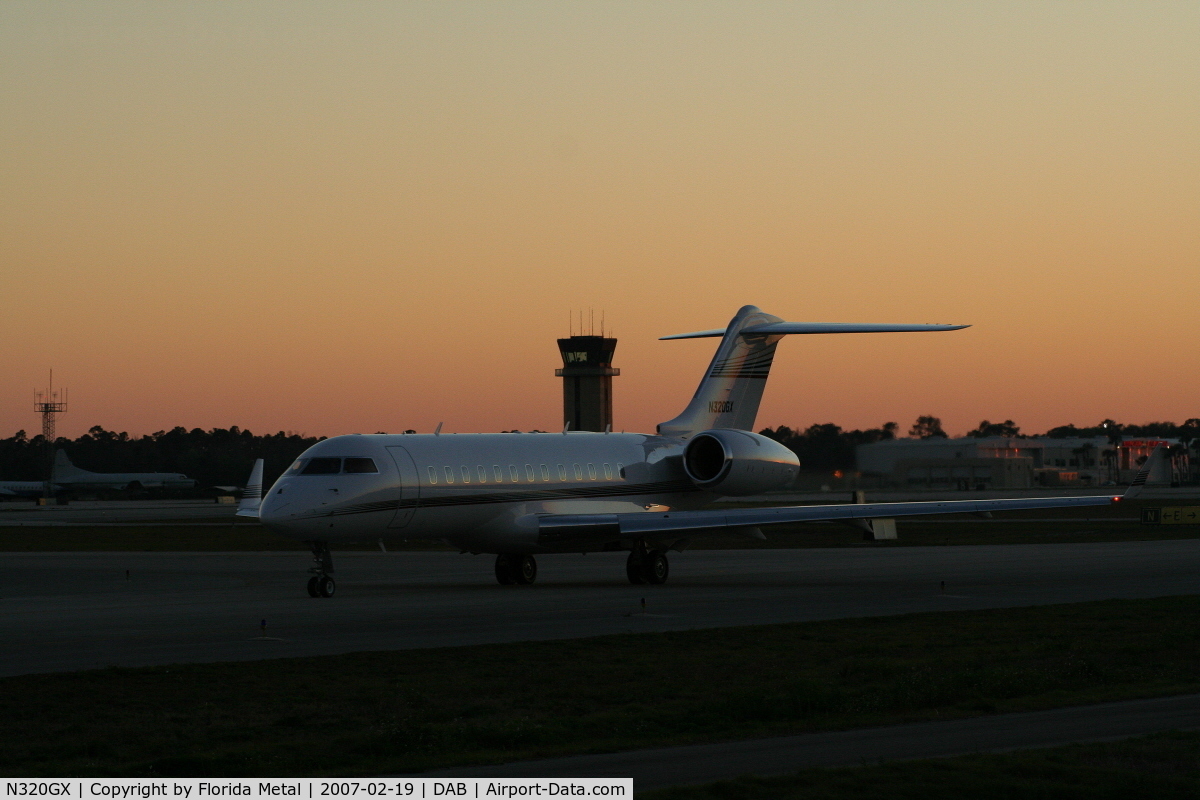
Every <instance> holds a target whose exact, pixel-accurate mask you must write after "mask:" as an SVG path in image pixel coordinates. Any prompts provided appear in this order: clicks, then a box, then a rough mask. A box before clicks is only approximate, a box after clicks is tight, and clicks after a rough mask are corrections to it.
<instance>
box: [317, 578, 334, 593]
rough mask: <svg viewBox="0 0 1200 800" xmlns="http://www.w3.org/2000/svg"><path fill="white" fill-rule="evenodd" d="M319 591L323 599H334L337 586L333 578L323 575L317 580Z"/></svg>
mask: <svg viewBox="0 0 1200 800" xmlns="http://www.w3.org/2000/svg"><path fill="white" fill-rule="evenodd" d="M317 591H318V592H319V593H320V595H321V597H333V593H334V592H336V591H337V584H336V583H334V582H333V578H331V577H329V576H328V575H322V576H320V577H319V578H317Z"/></svg>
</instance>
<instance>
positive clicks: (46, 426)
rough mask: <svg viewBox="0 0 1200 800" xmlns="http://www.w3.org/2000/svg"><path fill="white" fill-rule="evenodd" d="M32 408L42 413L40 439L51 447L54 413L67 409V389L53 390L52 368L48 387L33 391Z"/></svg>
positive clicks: (52, 444)
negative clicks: (43, 389)
mask: <svg viewBox="0 0 1200 800" xmlns="http://www.w3.org/2000/svg"><path fill="white" fill-rule="evenodd" d="M60 392H61V396H60ZM33 410H34V411H36V412H37V413H39V414H41V415H42V439H43V440H45V441H46V443H47V444H48V445H49V446H50V447H53V446H54V417H55V415H56V414H63V413H66V410H67V390H66V389H62V390H60V391H57V392H56V391H55V390H54V370H50V388H49V389H46V390H45V391H42V392H37V391H35V392H34V393H33Z"/></svg>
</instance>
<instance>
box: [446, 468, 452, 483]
mask: <svg viewBox="0 0 1200 800" xmlns="http://www.w3.org/2000/svg"><path fill="white" fill-rule="evenodd" d="M446 483H454V467H446Z"/></svg>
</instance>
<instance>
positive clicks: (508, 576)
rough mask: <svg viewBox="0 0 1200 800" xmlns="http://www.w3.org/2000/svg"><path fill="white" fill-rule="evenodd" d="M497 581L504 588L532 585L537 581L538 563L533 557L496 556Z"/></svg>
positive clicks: (505, 554) (506, 554)
mask: <svg viewBox="0 0 1200 800" xmlns="http://www.w3.org/2000/svg"><path fill="white" fill-rule="evenodd" d="M496 580H497V581H499V582H500V583H501V584H503V585H504V586H512V585H513V584H521V585H528V584H531V583H533V582H534V581H535V580H537V561H536V560H535V559H534V557H533V556H519V555H513V554H512V553H501V554H500V555H498V556H496Z"/></svg>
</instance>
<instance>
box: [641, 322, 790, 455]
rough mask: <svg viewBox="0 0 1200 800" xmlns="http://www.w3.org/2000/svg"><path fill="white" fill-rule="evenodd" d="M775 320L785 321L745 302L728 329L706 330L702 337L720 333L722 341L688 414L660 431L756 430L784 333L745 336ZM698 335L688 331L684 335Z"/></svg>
mask: <svg viewBox="0 0 1200 800" xmlns="http://www.w3.org/2000/svg"><path fill="white" fill-rule="evenodd" d="M772 322H783V320H781V319H780V318H779V317H775V316H772V315H770V314H766V313H764V312H762V311H761V310H759V309H758V308H756V307H755V306H743V307H742V309H741V310H740V311H738V313H737V314H736V315H735V316H734V318H733V319H732V320H730V321H729V327H727V328H726V329H725V330H724V331H703V332H701V333H700V334H698V335H699V336H720V335H721V334H724V336H723V337H722V339H721V344H720V346H719V347H717V352H716V354H715V355H714V356H713V360H712V363H710V364H709V365H708V369H707V370H706V371H705V373H704V377H703V378H702V379H701V381H700V386H699V387H697V388H696V393H695V394H694V395H692V400H691V402H690V403H688V405H687V408H685V409H684V411H683V413H682V414H680V415H679V416H677V417H675V419H672V420H668V421H667V422H663V423H661V424H660V425H659V426H658V432H659V433H660V434H662V435H663V436H688V435H690V434H693V433H698V432H699V431H703V430H708V429H710V428H737V429H739V430H746V431H748V430H751V429H753V428H754V419H755V417H757V416H758V405H759V403H760V402H761V401H762V395H763V389H765V388H766V385H767V376H768V375H769V374H770V372H771V363H772V362H773V361H774V359H775V346H776V345H777V344H779V340H780V339H782V338H783V336H781V335H771V334H754V335H743V333H742V331H743V329H744V328H747V327H750V326H754V325H763V324H767V323H772ZM690 336H697V334H683V335H682V336H679V337H666V338H683V337H690Z"/></svg>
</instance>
